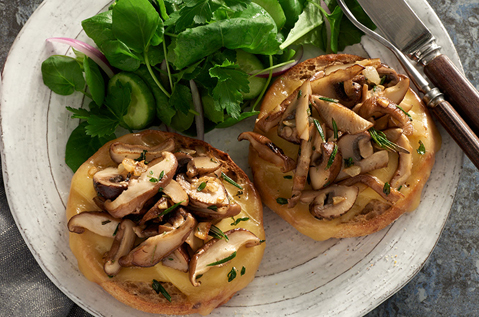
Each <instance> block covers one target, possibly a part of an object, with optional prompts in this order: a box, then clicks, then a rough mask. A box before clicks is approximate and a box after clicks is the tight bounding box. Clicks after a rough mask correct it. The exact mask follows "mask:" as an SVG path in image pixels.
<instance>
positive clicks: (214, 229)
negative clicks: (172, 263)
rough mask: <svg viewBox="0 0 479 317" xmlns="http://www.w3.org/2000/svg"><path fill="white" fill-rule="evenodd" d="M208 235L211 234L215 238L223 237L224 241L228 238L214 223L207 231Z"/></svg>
mask: <svg viewBox="0 0 479 317" xmlns="http://www.w3.org/2000/svg"><path fill="white" fill-rule="evenodd" d="M208 235H210V236H212V237H213V238H216V239H225V241H229V240H230V239H229V238H228V236H227V235H226V234H225V233H224V232H223V231H221V229H220V228H218V227H217V226H215V225H212V226H211V228H210V231H209V232H208Z"/></svg>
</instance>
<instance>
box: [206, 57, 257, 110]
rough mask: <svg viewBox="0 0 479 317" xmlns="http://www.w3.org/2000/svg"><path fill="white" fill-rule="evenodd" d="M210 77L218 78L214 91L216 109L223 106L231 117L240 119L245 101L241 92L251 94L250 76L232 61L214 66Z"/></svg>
mask: <svg viewBox="0 0 479 317" xmlns="http://www.w3.org/2000/svg"><path fill="white" fill-rule="evenodd" d="M210 75H211V77H214V78H218V84H217V85H216V87H215V88H214V89H213V98H214V99H215V104H216V107H218V106H221V108H222V109H225V110H226V112H227V113H228V114H229V115H230V116H232V117H233V118H234V119H238V118H239V115H240V112H241V102H242V101H243V95H242V94H241V92H249V80H248V75H247V74H246V73H245V72H244V71H242V70H240V69H239V68H238V65H237V64H234V63H232V62H230V61H225V62H224V63H223V64H221V65H215V66H213V67H212V68H211V69H210Z"/></svg>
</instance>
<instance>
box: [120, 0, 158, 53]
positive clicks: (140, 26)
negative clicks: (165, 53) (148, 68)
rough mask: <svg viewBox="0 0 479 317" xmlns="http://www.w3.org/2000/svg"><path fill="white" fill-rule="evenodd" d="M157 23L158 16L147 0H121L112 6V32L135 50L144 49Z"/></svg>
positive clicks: (156, 27)
mask: <svg viewBox="0 0 479 317" xmlns="http://www.w3.org/2000/svg"><path fill="white" fill-rule="evenodd" d="M159 24H160V17H159V15H158V13H157V12H156V10H155V8H154V7H153V6H152V5H151V3H150V2H149V1H148V0H121V1H118V2H117V4H116V5H115V6H114V7H113V10H112V31H113V34H114V35H115V37H116V38H117V39H118V40H120V41H121V42H123V43H125V44H126V45H127V46H128V47H130V48H131V49H133V50H134V51H136V52H143V51H145V50H146V48H147V47H148V46H149V45H150V41H151V39H152V37H153V36H154V35H155V33H156V31H157V29H158V26H159Z"/></svg>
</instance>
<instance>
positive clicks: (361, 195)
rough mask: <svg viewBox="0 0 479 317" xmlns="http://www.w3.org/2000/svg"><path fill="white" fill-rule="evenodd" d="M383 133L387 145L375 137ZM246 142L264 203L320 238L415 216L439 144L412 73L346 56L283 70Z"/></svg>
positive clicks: (356, 233)
mask: <svg viewBox="0 0 479 317" xmlns="http://www.w3.org/2000/svg"><path fill="white" fill-rule="evenodd" d="M333 121H334V122H333ZM335 125H336V126H337V136H335V135H334V134H335V133H334V130H335V127H334V126H335ZM318 126H319V129H321V130H323V132H324V134H325V140H322V139H320V133H319V129H318ZM247 134H249V135H247ZM373 134H374V135H373ZM258 135H261V136H263V137H266V138H261V137H259V136H258ZM360 135H362V137H363V141H359V140H360V138H359V136H360ZM378 135H379V138H380V139H381V140H379V143H381V144H379V143H378V142H375V140H374V139H373V138H372V137H373V136H374V137H376V138H377V136H378ZM347 138H350V139H351V140H354V141H353V142H356V143H351V141H349V143H347V142H346V141H344V140H346V139H347ZM384 138H386V139H387V140H386V141H384ZM240 139H250V141H251V140H253V139H255V141H254V142H252V143H251V145H250V152H249V164H250V166H251V168H252V171H253V178H254V182H255V185H256V187H257V189H258V191H259V193H260V196H261V198H262V200H263V203H264V204H265V205H266V206H268V207H269V208H270V209H272V210H273V211H274V212H276V213H277V214H278V215H280V216H281V217H282V218H283V219H284V220H286V221H287V222H289V223H290V224H291V225H292V226H294V227H295V228H296V229H297V230H298V231H299V232H301V233H303V234H305V235H307V236H309V237H311V238H313V239H315V240H326V239H329V238H346V237H356V236H363V235H367V234H371V233H373V232H376V231H379V230H381V229H383V228H384V227H386V226H388V225H389V224H390V223H392V222H393V221H394V220H396V219H397V218H398V217H399V216H401V215H402V214H403V213H405V212H408V211H412V210H414V209H415V208H416V207H417V206H418V204H419V200H420V196H421V191H422V189H423V187H424V185H425V183H426V181H427V179H428V177H429V175H430V172H431V169H432V167H433V164H434V155H435V153H436V152H437V151H438V150H439V148H440V143H441V138H440V135H439V133H438V131H437V129H436V127H435V125H434V123H433V121H432V119H431V117H430V115H429V113H428V111H427V109H426V107H425V105H424V104H423V103H422V102H421V101H420V99H419V98H418V97H417V95H416V94H415V93H414V92H413V91H412V90H411V89H410V88H409V79H408V78H407V77H406V76H403V75H398V74H397V73H396V72H395V71H394V70H392V69H391V68H389V67H388V66H386V65H384V64H382V63H381V62H380V60H379V59H363V58H362V57H359V56H354V55H347V54H338V55H324V56H319V57H316V58H313V59H310V60H306V61H305V62H303V63H300V64H298V65H296V66H295V67H293V68H292V69H290V70H289V71H288V72H286V73H285V74H283V75H282V76H281V77H280V78H278V79H277V80H276V81H275V82H274V83H273V84H272V86H271V87H270V89H269V91H268V92H267V94H266V96H265V98H264V101H263V103H262V106H261V113H260V114H259V116H258V120H257V121H256V125H255V129H254V132H253V133H249V132H248V133H245V134H243V135H242V136H241V137H240ZM387 141H390V142H391V143H393V145H392V147H389V148H387V147H388V146H387V145H386V147H384V146H385V145H384V144H383V143H384V142H387ZM358 142H359V143H361V142H363V143H362V145H360V146H358V144H359V143H358ZM344 144H346V145H344ZM348 144H349V145H348ZM351 144H354V146H353V145H351ZM261 145H266V147H264V146H263V147H261ZM326 145H327V146H326ZM397 146H399V147H397ZM328 147H329V150H325V149H327V148H328ZM335 147H336V150H335V153H334V155H333V154H332V152H333V151H334V148H335ZM360 147H361V148H360ZM267 148H268V149H270V151H269V152H268V149H267ZM271 149H273V150H271ZM360 150H361V151H360ZM306 151H307V152H308V153H306ZM328 151H329V152H328ZM351 151H352V152H351ZM351 153H354V155H352V154H351ZM373 154H374V155H373ZM370 156H373V157H375V158H376V159H378V160H379V161H382V162H381V163H378V164H376V163H377V162H376V163H371V162H372V161H373V159H372V158H370ZM321 164H322V165H321ZM373 165H375V166H373ZM325 173H326V174H325ZM313 174H314V175H313ZM318 175H319V176H318ZM325 175H326V176H325ZM320 177H322V178H320Z"/></svg>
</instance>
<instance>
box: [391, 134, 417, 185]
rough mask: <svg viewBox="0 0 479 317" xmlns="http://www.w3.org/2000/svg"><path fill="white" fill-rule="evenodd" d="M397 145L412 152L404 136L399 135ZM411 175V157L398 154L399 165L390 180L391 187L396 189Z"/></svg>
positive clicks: (408, 154) (402, 153)
mask: <svg viewBox="0 0 479 317" xmlns="http://www.w3.org/2000/svg"><path fill="white" fill-rule="evenodd" d="M397 144H398V145H399V146H400V147H402V148H405V149H406V150H408V151H409V152H412V151H413V149H412V146H411V144H410V142H409V139H408V138H407V137H406V136H405V135H404V134H401V136H400V137H399V138H398V140H397ZM411 173H412V155H411V154H410V153H404V152H399V163H398V167H397V169H396V172H394V175H393V177H392V179H391V187H393V188H398V187H399V186H401V185H403V184H404V182H405V181H406V179H408V178H409V176H411Z"/></svg>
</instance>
